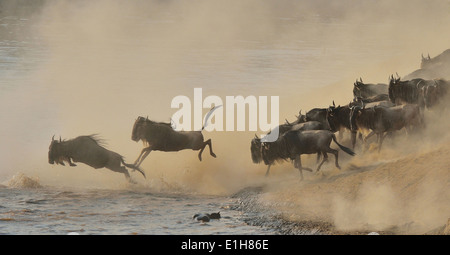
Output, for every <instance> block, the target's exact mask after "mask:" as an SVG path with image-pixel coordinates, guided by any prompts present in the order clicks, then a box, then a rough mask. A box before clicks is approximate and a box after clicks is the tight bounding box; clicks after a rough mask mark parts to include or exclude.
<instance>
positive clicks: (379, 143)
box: [378, 133, 388, 152]
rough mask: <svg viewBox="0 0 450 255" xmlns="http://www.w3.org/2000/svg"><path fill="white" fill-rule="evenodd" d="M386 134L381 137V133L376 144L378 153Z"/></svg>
mask: <svg viewBox="0 0 450 255" xmlns="http://www.w3.org/2000/svg"><path fill="white" fill-rule="evenodd" d="M387 134H388V133H386V134H384V135H383V133H381V134H380V141H379V142H378V152H380V151H381V145H382V144H383V140H384V138H385V137H386V136H387Z"/></svg>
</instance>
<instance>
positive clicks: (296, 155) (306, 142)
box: [261, 130, 355, 180]
mask: <svg viewBox="0 0 450 255" xmlns="http://www.w3.org/2000/svg"><path fill="white" fill-rule="evenodd" d="M331 140H333V141H334V142H335V143H336V144H337V145H338V146H339V148H340V149H341V150H343V151H344V152H346V153H348V154H349V155H352V156H354V155H355V153H354V152H353V151H352V150H351V149H350V148H347V147H345V146H343V145H341V144H339V143H338V142H337V140H336V136H335V135H334V133H333V132H331V131H329V130H307V131H300V130H297V131H296V130H291V131H288V132H286V133H284V134H283V135H282V136H280V137H279V138H278V140H276V141H275V142H264V143H262V149H261V150H262V160H264V163H265V164H266V165H269V164H271V163H272V162H274V161H276V160H288V159H290V160H292V161H294V167H296V168H297V169H298V170H299V171H300V176H301V179H302V180H303V172H302V170H307V171H310V172H312V169H310V168H307V167H303V166H302V163H301V158H300V156H301V155H302V154H314V153H321V154H322V155H323V160H322V162H321V163H320V164H319V166H318V167H317V170H316V171H319V170H320V167H321V166H322V164H323V163H325V161H327V160H328V155H327V153H332V154H334V156H335V165H336V167H337V168H339V169H340V168H341V167H340V166H339V163H338V152H339V151H338V150H335V149H332V148H331V147H330V144H331Z"/></svg>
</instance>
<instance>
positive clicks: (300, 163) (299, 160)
mask: <svg viewBox="0 0 450 255" xmlns="http://www.w3.org/2000/svg"><path fill="white" fill-rule="evenodd" d="M295 162H296V164H297V168H298V169H299V170H300V172H301V170H306V171H310V172H312V171H313V170H312V169H311V168H308V167H303V166H302V159H301V158H300V155H299V156H298V158H297V159H296V160H295Z"/></svg>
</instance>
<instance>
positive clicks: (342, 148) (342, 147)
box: [331, 134, 356, 156]
mask: <svg viewBox="0 0 450 255" xmlns="http://www.w3.org/2000/svg"><path fill="white" fill-rule="evenodd" d="M331 137H332V138H333V141H334V142H335V143H336V144H337V145H338V146H339V148H341V150H343V151H345V152H346V153H348V154H350V155H352V156H355V154H356V153H355V152H354V151H352V150H351V149H350V148H347V147H345V146H344V145H342V144H340V143H338V142H337V140H336V136H335V135H334V134H331Z"/></svg>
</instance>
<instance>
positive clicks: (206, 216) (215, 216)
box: [192, 212, 220, 222]
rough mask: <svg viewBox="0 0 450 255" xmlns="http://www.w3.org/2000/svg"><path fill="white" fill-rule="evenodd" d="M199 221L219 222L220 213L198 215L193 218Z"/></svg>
mask: <svg viewBox="0 0 450 255" xmlns="http://www.w3.org/2000/svg"><path fill="white" fill-rule="evenodd" d="M192 218H193V219H196V220H198V221H203V222H209V220H218V219H220V212H217V213H211V214H209V213H197V214H195V215H194V217H192Z"/></svg>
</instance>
